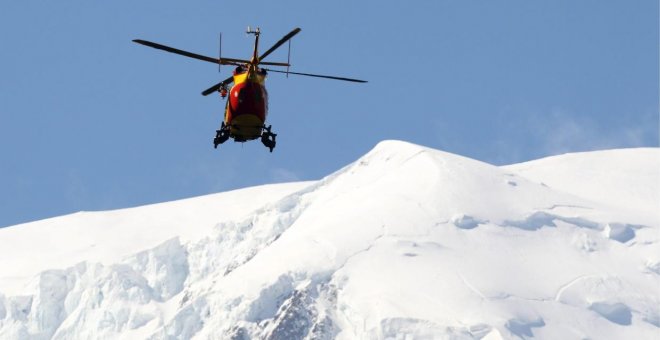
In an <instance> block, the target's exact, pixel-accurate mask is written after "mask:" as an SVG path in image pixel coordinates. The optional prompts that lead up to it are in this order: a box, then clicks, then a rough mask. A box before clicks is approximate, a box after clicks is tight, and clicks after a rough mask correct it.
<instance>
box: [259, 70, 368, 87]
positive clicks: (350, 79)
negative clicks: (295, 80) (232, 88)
mask: <svg viewBox="0 0 660 340" xmlns="http://www.w3.org/2000/svg"><path fill="white" fill-rule="evenodd" d="M262 69H264V70H266V71H268V72H277V73H288V74H297V75H301V76H308V77H317V78H327V79H336V80H345V81H352V82H355V83H366V82H367V81H366V80H360V79H352V78H344V77H335V76H324V75H321V74H311V73H300V72H290V71H289V72H286V71H279V70H271V69H267V68H263V67H262Z"/></svg>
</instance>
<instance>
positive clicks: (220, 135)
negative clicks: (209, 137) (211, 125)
mask: <svg viewBox="0 0 660 340" xmlns="http://www.w3.org/2000/svg"><path fill="white" fill-rule="evenodd" d="M228 139H229V126H227V125H225V122H222V126H220V130H215V138H213V147H214V148H216V149H217V148H218V145H220V144H222V143H224V142H226V141H227V140H228Z"/></svg>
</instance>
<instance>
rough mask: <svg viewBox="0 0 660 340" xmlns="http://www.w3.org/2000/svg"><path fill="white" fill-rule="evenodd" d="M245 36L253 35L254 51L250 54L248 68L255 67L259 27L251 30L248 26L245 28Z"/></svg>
mask: <svg viewBox="0 0 660 340" xmlns="http://www.w3.org/2000/svg"><path fill="white" fill-rule="evenodd" d="M246 33H247V34H254V51H253V52H252V60H250V66H256V65H258V64H259V51H258V49H259V35H260V34H261V31H260V30H259V27H257V28H256V29H254V30H252V29H251V28H250V26H248V28H247V32H246Z"/></svg>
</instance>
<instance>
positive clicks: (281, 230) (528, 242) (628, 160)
mask: <svg viewBox="0 0 660 340" xmlns="http://www.w3.org/2000/svg"><path fill="white" fill-rule="evenodd" d="M659 212H660V149H657V148H647V149H626V150H611V151H598V152H589V153H579V154H568V155H562V156H556V157H550V158H546V159H541V160H537V161H532V162H527V163H522V164H516V165H510V166H504V167H497V166H493V165H489V164H486V163H482V162H479V161H476V160H473V159H469V158H465V157H461V156H457V155H453V154H449V153H445V152H442V151H438V150H434V149H429V148H425V147H421V146H417V145H413V144H409V143H405V142H396V141H386V142H382V143H380V144H379V145H377V146H376V147H375V148H374V149H373V150H372V151H370V152H369V153H368V154H366V155H365V156H363V157H362V158H360V159H358V160H357V161H356V162H354V163H352V164H350V165H348V166H346V167H345V168H343V169H341V170H339V171H337V172H335V173H333V174H331V175H330V176H328V177H326V178H324V179H322V180H319V181H315V182H303V183H289V184H279V185H268V186H262V187H254V188H248V189H243V190H237V191H232V192H226V193H220V194H215V195H209V196H204V197H198V198H192V199H187V200H182V201H175V202H168V203H162V204H155V205H150V206H144V207H138V208H131V209H123V210H116V211H107V212H83V213H77V214H72V215H68V216H62V217H58V218H53V219H48V220H43V221H37V222H33V223H27V224H23V225H17V226H13V227H10V228H5V229H0V338H2V339H49V338H55V339H102V338H106V339H118V338H120V339H141V338H151V339H165V338H167V339H175V338H185V339H187V338H196V339H264V338H265V339H303V338H307V339H333V338H337V339H510V338H514V339H515V338H531V337H538V338H545V339H587V338H592V339H643V338H646V339H653V338H657V336H658V335H660V310H659V308H660V307H659V306H660V243H659V241H660V215H659V214H660V213H659Z"/></svg>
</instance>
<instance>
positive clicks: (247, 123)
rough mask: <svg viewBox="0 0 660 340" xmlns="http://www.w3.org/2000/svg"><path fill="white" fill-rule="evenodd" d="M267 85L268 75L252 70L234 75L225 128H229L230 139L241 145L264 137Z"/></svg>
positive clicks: (237, 71) (266, 113) (227, 105)
mask: <svg viewBox="0 0 660 340" xmlns="http://www.w3.org/2000/svg"><path fill="white" fill-rule="evenodd" d="M265 81H266V73H265V72H264V71H261V70H258V69H255V68H252V67H250V68H249V69H248V70H247V71H243V70H241V69H240V68H238V69H237V70H236V71H234V86H232V88H231V90H230V91H229V98H228V99H227V104H226V106H225V125H226V126H228V127H229V136H230V137H231V138H233V139H234V140H235V141H237V142H244V141H249V140H253V139H257V138H260V137H261V136H262V132H263V127H264V123H265V121H266V116H267V115H268V91H266V86H265Z"/></svg>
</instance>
